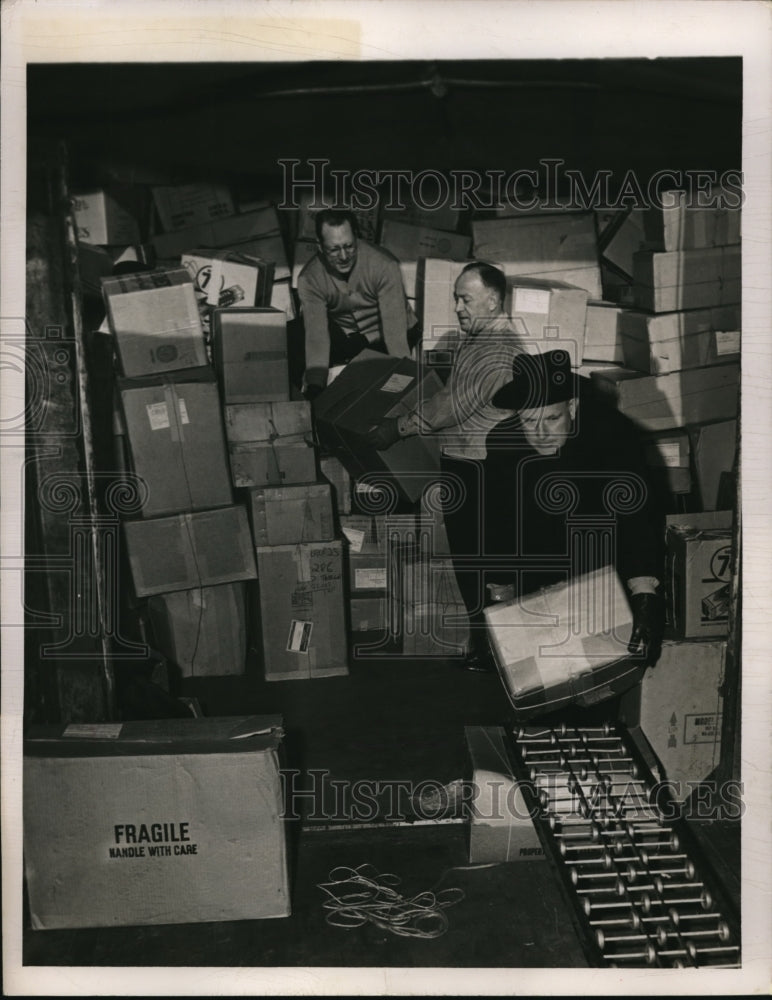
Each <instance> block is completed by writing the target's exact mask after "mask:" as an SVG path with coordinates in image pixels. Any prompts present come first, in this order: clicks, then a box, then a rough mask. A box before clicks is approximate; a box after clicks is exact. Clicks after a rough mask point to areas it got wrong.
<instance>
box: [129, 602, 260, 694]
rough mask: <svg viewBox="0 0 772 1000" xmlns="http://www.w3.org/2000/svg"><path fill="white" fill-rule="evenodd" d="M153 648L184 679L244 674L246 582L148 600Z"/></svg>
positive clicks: (245, 657) (245, 654)
mask: <svg viewBox="0 0 772 1000" xmlns="http://www.w3.org/2000/svg"><path fill="white" fill-rule="evenodd" d="M147 610H148V616H149V618H150V624H151V627H152V629H153V648H154V649H157V650H158V651H159V652H160V653H163V655H164V656H165V657H166V659H167V660H168V661H169V663H170V664H172V665H173V667H174V668H175V669H176V671H177V672H178V674H179V676H181V677H224V676H238V675H240V674H243V673H244V668H245V665H246V659H247V619H246V598H245V593H244V584H243V583H224V584H221V585H220V586H219V587H196V588H195V589H194V590H178V591H175V592H174V593H171V594H157V595H156V596H155V597H151V598H150V599H149V600H148V602H147Z"/></svg>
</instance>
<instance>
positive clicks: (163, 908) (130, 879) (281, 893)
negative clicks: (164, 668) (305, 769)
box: [24, 716, 290, 930]
mask: <svg viewBox="0 0 772 1000" xmlns="http://www.w3.org/2000/svg"><path fill="white" fill-rule="evenodd" d="M282 736H283V731H282V720H281V717H280V716H254V717H239V716H233V717H229V718H219V719H218V718H208V719H194V718H190V719H163V720H157V721H150V722H124V723H107V724H102V725H99V724H96V725H77V724H72V725H69V726H64V727H62V726H55V727H38V728H34V729H32V730H31V731H30V732H29V734H28V735H27V737H26V739H25V742H24V863H25V874H26V879H27V887H28V890H29V901H30V916H31V922H32V927H33V928H34V929H35V930H54V929H61V928H77V927H117V926H145V925H155V924H176V923H207V922H210V921H224V920H257V919H265V918H270V917H287V916H289V914H290V896H289V884H288V874H287V850H286V842H285V832H284V820H283V812H284V810H283V802H282V788H281V779H280V772H279V751H280V746H281V740H282Z"/></svg>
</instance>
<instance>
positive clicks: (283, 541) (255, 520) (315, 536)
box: [249, 483, 335, 545]
mask: <svg viewBox="0 0 772 1000" xmlns="http://www.w3.org/2000/svg"><path fill="white" fill-rule="evenodd" d="M249 516H250V521H251V524H252V537H253V538H254V540H255V545H292V544H293V543H295V542H326V541H331V540H332V539H333V538H334V536H335V531H334V523H333V518H332V491H331V488H330V485H329V483H303V484H302V485H300V486H276V487H263V488H262V489H256V490H251V491H250V494H249Z"/></svg>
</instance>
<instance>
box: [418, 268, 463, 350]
mask: <svg viewBox="0 0 772 1000" xmlns="http://www.w3.org/2000/svg"><path fill="white" fill-rule="evenodd" d="M465 266H466V265H465V263H464V262H463V261H456V260H442V259H438V258H436V257H420V258H419V260H418V267H417V270H416V315H417V316H418V317H419V319H420V320H421V325H422V328H423V340H422V344H421V346H422V347H423V349H424V350H425V351H430V350H434V348H435V347H436V346H437V345H438V344H439V343H441V342H442V340H443V338H444V337H446V336H447V334H448V333H449V332H452V331H455V330H457V329H458V320H457V317H456V308H455V300H454V298H453V290H454V287H455V284H456V279H457V278H458V276H459V275H460V274H461V272H462V271H463V269H464V267H465Z"/></svg>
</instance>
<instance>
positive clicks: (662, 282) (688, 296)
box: [633, 246, 742, 313]
mask: <svg viewBox="0 0 772 1000" xmlns="http://www.w3.org/2000/svg"><path fill="white" fill-rule="evenodd" d="M741 292H742V286H741V281H740V247H739V246H729V247H711V248H709V249H705V250H674V251H672V252H671V253H658V252H656V251H651V250H640V251H639V252H638V253H637V254H636V255H635V257H634V260H633V294H634V296H635V304H636V305H637V306H638V307H639V308H640V309H648V310H649V311H650V312H656V313H660V312H675V311H677V310H679V309H705V308H712V307H713V306H724V305H731V304H733V303H735V302H740V300H741Z"/></svg>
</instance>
